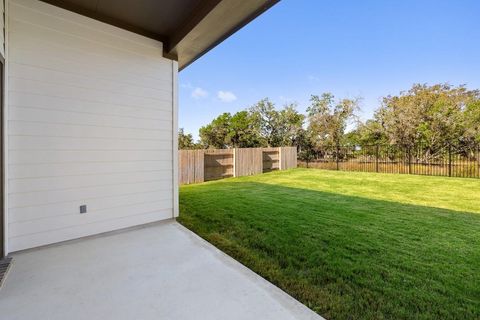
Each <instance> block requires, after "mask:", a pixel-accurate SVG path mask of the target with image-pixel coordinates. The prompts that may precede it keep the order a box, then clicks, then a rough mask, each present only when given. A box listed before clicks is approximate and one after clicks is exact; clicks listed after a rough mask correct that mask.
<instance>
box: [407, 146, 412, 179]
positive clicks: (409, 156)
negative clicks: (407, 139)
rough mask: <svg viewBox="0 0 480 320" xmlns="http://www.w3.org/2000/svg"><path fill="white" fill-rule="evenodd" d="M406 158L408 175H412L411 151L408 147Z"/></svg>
mask: <svg viewBox="0 0 480 320" xmlns="http://www.w3.org/2000/svg"><path fill="white" fill-rule="evenodd" d="M407 157H408V174H412V151H411V150H410V147H407Z"/></svg>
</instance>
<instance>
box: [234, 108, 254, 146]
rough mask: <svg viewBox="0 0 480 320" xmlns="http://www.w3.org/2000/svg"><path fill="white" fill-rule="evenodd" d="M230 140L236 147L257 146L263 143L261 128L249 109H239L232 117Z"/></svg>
mask: <svg viewBox="0 0 480 320" xmlns="http://www.w3.org/2000/svg"><path fill="white" fill-rule="evenodd" d="M229 140H230V141H231V145H232V146H233V147H235V148H255V147H259V146H260V145H261V142H260V140H261V139H260V136H259V130H258V128H257V127H256V126H255V121H254V120H253V118H252V115H251V114H250V113H249V112H248V111H245V110H244V111H239V112H237V113H235V114H234V115H233V116H232V117H231V119H230V133H229Z"/></svg>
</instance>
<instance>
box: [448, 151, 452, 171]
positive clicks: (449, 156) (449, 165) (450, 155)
mask: <svg viewBox="0 0 480 320" xmlns="http://www.w3.org/2000/svg"><path fill="white" fill-rule="evenodd" d="M448 176H449V177H451V176H452V146H451V145H450V144H449V145H448Z"/></svg>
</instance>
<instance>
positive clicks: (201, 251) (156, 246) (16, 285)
mask: <svg viewBox="0 0 480 320" xmlns="http://www.w3.org/2000/svg"><path fill="white" fill-rule="evenodd" d="M13 257H14V261H15V262H14V266H13V268H12V270H11V271H10V274H9V275H8V278H7V281H6V283H5V284H4V287H3V289H2V290H1V291H0V310H1V312H0V313H1V314H2V315H8V316H7V317H6V318H8V319H9V320H16V319H22V320H23V319H51V320H54V319H62V320H63V319H69V320H75V319H117V320H120V319H143V320H146V319H177V320H180V319H265V320H267V319H276V320H281V319H321V317H320V316H318V315H317V314H316V313H314V312H313V311H311V310H310V309H308V308H307V307H305V306H304V305H302V304H301V303H299V302H298V301H297V300H295V299H293V298H292V297H291V296H289V295H288V294H286V293H285V292H283V291H282V290H280V289H279V288H277V287H276V286H274V285H272V284H271V283H269V282H268V281H266V280H264V279H263V278H261V277H260V276H258V275H256V274H255V273H254V272H252V271H251V270H249V269H248V268H246V267H244V266H243V265H241V264H240V263H239V262H237V261H235V260H233V259H232V258H230V257H229V256H227V255H226V254H224V253H222V252H221V251H219V250H218V249H216V248H215V247H213V246H212V245H210V244H209V243H207V242H206V241H204V240H203V239H201V238H200V237H198V236H197V235H195V234H194V233H192V232H191V231H189V230H187V229H185V228H184V227H183V226H181V225H180V224H178V223H177V222H175V221H173V220H169V221H164V222H159V223H154V224H150V225H147V226H143V227H136V228H133V229H128V230H123V231H117V232H114V233H108V234H104V235H98V236H93V237H90V238H86V239H81V240H72V241H70V242H66V243H62V244H55V245H51V246H47V247H44V248H39V249H32V250H28V251H24V252H19V253H15V254H13Z"/></svg>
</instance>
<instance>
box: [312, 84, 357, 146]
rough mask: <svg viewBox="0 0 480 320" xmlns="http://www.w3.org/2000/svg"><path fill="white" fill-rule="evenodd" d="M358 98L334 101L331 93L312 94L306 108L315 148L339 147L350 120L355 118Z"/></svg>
mask: <svg viewBox="0 0 480 320" xmlns="http://www.w3.org/2000/svg"><path fill="white" fill-rule="evenodd" d="M358 105H359V99H341V100H338V101H335V97H334V96H333V95H332V94H331V93H324V94H322V96H317V95H312V96H311V98H310V106H309V107H308V108H307V114H308V122H309V126H308V130H309V131H310V134H311V138H312V139H313V143H314V145H315V147H316V148H321V147H325V146H330V147H331V146H334V147H339V146H340V145H341V143H342V139H343V138H344V136H345V130H346V128H347V125H348V124H349V122H350V121H353V120H355V119H356V111H357V110H358Z"/></svg>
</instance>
